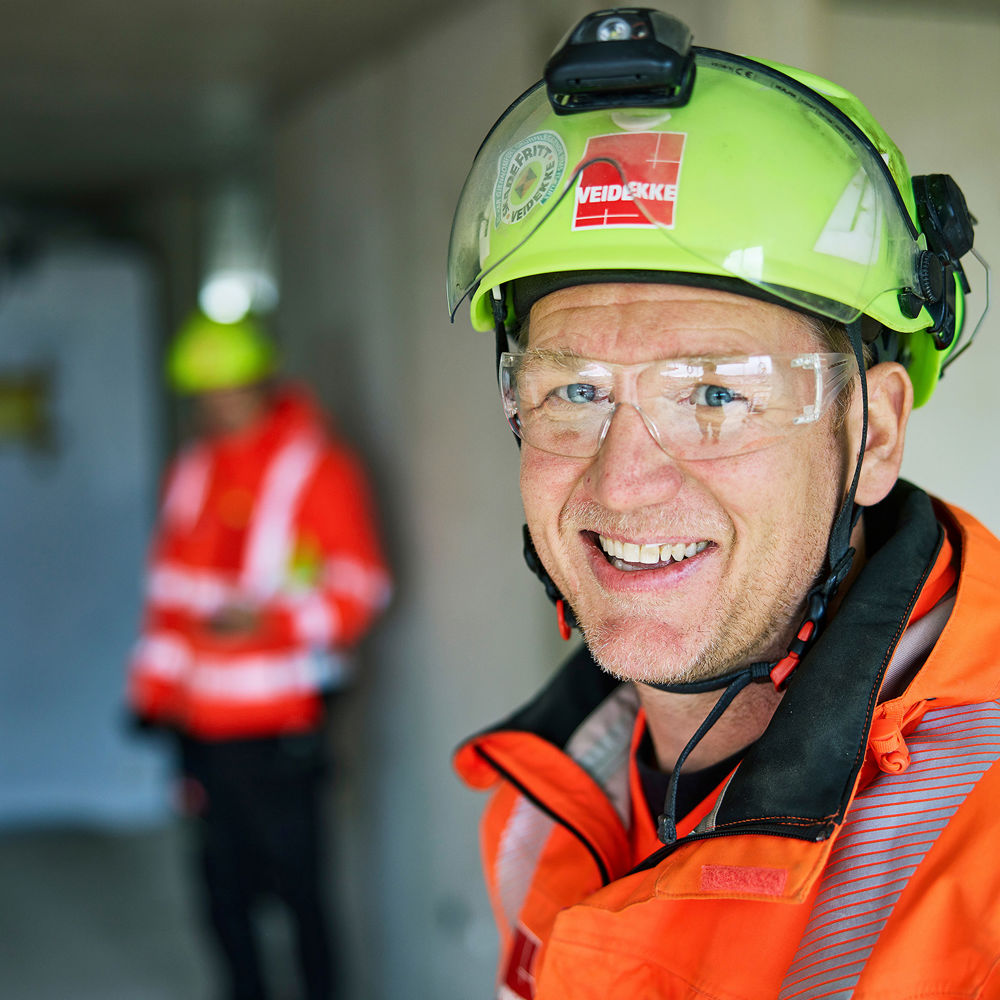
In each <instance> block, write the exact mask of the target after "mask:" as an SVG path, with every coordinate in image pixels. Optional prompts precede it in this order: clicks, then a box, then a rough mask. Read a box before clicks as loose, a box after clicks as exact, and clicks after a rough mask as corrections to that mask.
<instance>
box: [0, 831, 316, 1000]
mask: <svg viewBox="0 0 1000 1000" xmlns="http://www.w3.org/2000/svg"><path fill="white" fill-rule="evenodd" d="M184 834H185V831H184V830H183V828H182V827H181V826H180V825H179V824H174V825H170V826H168V827H165V828H163V829H158V830H153V831H145V832H141V833H129V834H122V833H106V832H99V831H92V830H60V831H40V832H17V833H10V832H6V833H3V834H0V1000H215V998H216V997H217V996H218V993H217V990H216V988H215V978H214V968H213V965H212V959H211V956H210V954H209V953H208V951H207V947H206V944H205V942H204V940H203V939H202V937H201V934H200V927H199V925H198V923H197V921H196V911H195V908H194V905H193V900H192V893H191V891H190V889H191V887H190V885H189V881H188V872H187V861H186V858H187V841H186V837H185V835H184ZM261 923H262V937H263V951H264V953H265V962H266V966H267V969H268V973H269V978H270V980H271V982H272V984H273V985H274V987H275V997H276V998H277V1000H286V998H293V997H295V996H296V992H295V986H294V970H293V967H292V963H291V957H290V956H291V948H290V941H289V940H288V938H289V934H288V929H287V926H286V925H285V922H284V920H283V914H281V913H279V912H278V911H277V909H276V908H275V909H273V910H271V911H265V912H264V913H263V914H262V921H261Z"/></svg>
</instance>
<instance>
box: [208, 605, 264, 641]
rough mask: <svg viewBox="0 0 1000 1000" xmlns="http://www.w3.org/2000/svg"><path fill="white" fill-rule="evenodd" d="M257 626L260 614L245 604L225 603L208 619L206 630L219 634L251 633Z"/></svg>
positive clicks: (240, 634) (238, 634)
mask: <svg viewBox="0 0 1000 1000" xmlns="http://www.w3.org/2000/svg"><path fill="white" fill-rule="evenodd" d="M258 628H260V615H259V614H258V612H257V610H256V608H251V607H248V606H247V605H245V604H227V605H226V606H225V607H223V608H220V609H219V610H218V611H216V613H215V614H214V615H212V617H211V618H209V620H208V630H209V631H210V632H213V633H214V634H215V635H219V636H232V637H238V636H246V635H252V634H253V633H254V632H256V631H257V629H258Z"/></svg>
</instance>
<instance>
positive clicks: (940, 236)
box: [900, 174, 974, 351]
mask: <svg viewBox="0 0 1000 1000" xmlns="http://www.w3.org/2000/svg"><path fill="white" fill-rule="evenodd" d="M913 195H914V200H915V202H916V207H917V220H918V221H919V223H920V231H921V232H922V233H923V234H924V237H925V238H926V240H927V249H926V250H923V251H921V253H920V260H919V261H918V265H917V268H918V274H917V277H918V283H919V287H918V288H916V289H913V290H908V291H906V292H903V293H902V295H901V297H900V308H901V309H902V310H903V312H904V313H905V314H906V315H908V316H910V317H911V318H915V317H916V316H917V315H919V313H920V310H921V308H925V309H926V310H927V312H928V313H930V316H931V319H932V320H933V321H934V325H933V326H932V327H931V328H930V330H929V331H928V332H929V333H930V334H931V336H932V337H933V338H934V345H935V347H937V349H938V350H939V351H943V350H945V349H946V348H948V347H950V346H951V344H952V341H953V340H954V339H955V335H956V333H957V327H958V322H957V314H956V301H955V300H956V289H955V279H956V278H957V279H958V281H959V283H960V284H961V286H962V291H963V292H965V293H966V294H968V292H969V282H968V279H967V278H966V277H965V271H964V270H963V268H962V264H961V258H962V257H964V256H965V255H966V254H967V253H968V252H969V251H970V250H971V249H972V244H973V240H974V233H973V228H972V225H973V219H972V215H971V214H970V212H969V208H968V206H967V205H966V203H965V196H964V195H963V194H962V189H961V188H960V187H959V186H958V184H956V183H955V180H954V178H952V177H950V176H949V175H948V174H922V175H919V176H917V177H914V178H913Z"/></svg>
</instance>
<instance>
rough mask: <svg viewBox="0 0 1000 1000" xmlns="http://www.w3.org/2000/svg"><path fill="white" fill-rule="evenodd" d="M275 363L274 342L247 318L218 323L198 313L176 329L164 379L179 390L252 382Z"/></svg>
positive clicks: (266, 372) (231, 385)
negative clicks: (233, 321)
mask: <svg viewBox="0 0 1000 1000" xmlns="http://www.w3.org/2000/svg"><path fill="white" fill-rule="evenodd" d="M276 362H277V355H276V351H275V348H274V344H273V343H272V342H271V340H270V339H269V338H268V337H267V335H266V334H265V333H264V331H263V330H262V329H261V327H260V326H259V325H258V324H257V323H256V322H254V321H253V320H252V319H250V318H249V317H245V318H244V319H241V320H238V321H237V322H235V323H218V322H216V321H215V320H212V319H209V318H208V317H207V316H205V315H204V314H203V313H201V312H196V313H194V314H193V315H192V316H190V317H189V318H188V319H187V320H186V321H185V323H184V325H183V326H182V327H181V328H180V330H178V331H177V335H176V336H175V337H174V339H173V342H172V343H171V344H170V348H169V350H168V352H167V364H166V370H167V380H168V381H169V383H170V385H171V386H172V387H173V388H174V389H175V390H176V391H177V392H180V393H185V394H188V393H199V392H212V391H213V390H216V389H234V388H238V387H241V386H247V385H253V384H254V383H255V382H260V381H261V380H262V379H264V378H266V377H267V376H268V375H270V374H271V373H272V372H273V371H274V369H275V365H276Z"/></svg>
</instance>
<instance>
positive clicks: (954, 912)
mask: <svg viewBox="0 0 1000 1000" xmlns="http://www.w3.org/2000/svg"><path fill="white" fill-rule="evenodd" d="M689 42H690V35H689V33H688V32H687V29H686V28H685V27H684V26H683V25H682V24H680V23H679V22H677V21H675V20H674V19H672V18H668V17H666V16H665V15H662V14H660V13H658V12H654V11H648V10H644V9H636V8H629V9H622V10H615V11H602V12H600V13H597V14H594V15H591V16H589V17H587V18H585V19H584V20H583V21H582V22H581V23H580V25H578V26H577V28H575V29H574V30H573V31H572V32H571V33H570V34H569V35H568V36H567V41H566V42H565V43H564V45H563V46H562V47H561V48H560V49H559V50H558V51H557V52H556V53H555V54H554V55H553V57H552V58H551V60H550V61H549V63H548V65H547V67H546V74H545V81H544V82H543V83H541V84H539V85H538V86H537V87H536V88H535V89H533V90H531V91H529V92H528V93H527V94H525V95H523V96H522V98H520V99H519V100H518V101H517V102H516V103H515V104H514V105H512V107H511V108H510V109H509V110H508V112H507V113H506V114H505V116H504V117H503V118H502V119H501V120H500V122H498V123H497V125H496V126H494V128H493V130H492V131H491V133H490V135H489V137H488V138H487V140H486V141H485V142H484V144H483V146H482V148H481V149H480V151H479V153H478V155H477V157H476V160H475V163H474V165H473V168H472V171H471V173H470V175H469V178H468V180H467V182H466V186H465V188H464V190H463V193H462V197H461V200H460V202H459V206H458V209H457V212H456V217H455V223H454V228H453V231H452V241H451V248H450V254H449V295H450V306H451V308H452V312H453V315H454V310H455V309H456V308H457V306H458V304H459V303H460V302H461V301H462V299H463V298H465V297H466V296H468V297H469V298H470V300H471V306H472V320H473V325H474V326H475V327H477V328H478V329H490V328H491V327H492V328H494V329H495V331H496V334H497V342H498V361H499V371H500V384H501V390H502V396H503V403H504V408H505V412H506V415H507V418H508V421H509V423H510V425H511V427H512V429H513V430H514V432H515V434H516V435H517V436H518V438H519V439H520V445H521V490H522V496H523V500H524V509H525V514H526V520H527V526H526V555H527V557H528V561H529V564H530V565H531V566H532V568H533V569H535V571H536V572H537V573H538V574H539V575H540V577H541V578H542V580H543V582H544V583H545V586H546V589H547V591H548V593H549V596H550V597H551V598H552V599H553V600H554V601H556V604H557V609H558V615H559V623H560V628H561V629H562V630H563V634H564V635H565V636H568V634H569V631H570V628H571V627H572V625H573V624H574V623H576V622H578V623H579V625H580V628H581V630H582V633H583V636H584V638H585V640H586V647H587V648H586V649H585V650H581V651H580V652H578V653H577V654H576V655H574V656H573V657H572V658H571V659H570V661H569V662H568V663H567V664H566V665H565V666H564V667H563V669H562V670H561V671H560V672H559V673H558V674H557V675H556V677H555V678H554V679H553V680H552V681H551V683H550V684H549V685H548V686H547V687H546V688H545V690H544V691H542V692H541V693H540V694H539V695H538V696H537V697H536V698H535V699H534V700H533V701H532V702H531V703H530V704H529V705H527V706H526V707H525V708H523V709H522V710H520V711H519V712H517V713H515V714H514V715H513V716H512V717H511V718H509V719H507V720H505V721H504V722H503V723H501V724H500V725H498V726H496V727H495V728H493V729H490V730H488V731H487V732H484V733H481V734H480V735H478V736H476V737H475V738H473V739H471V740H470V741H468V742H467V743H466V744H465V745H464V746H463V747H461V748H460V750H459V752H458V755H457V766H458V769H459V771H460V773H461V774H462V776H463V777H464V779H465V780H466V781H467V782H468V783H469V784H470V785H472V786H474V787H477V788H482V789H490V790H491V791H492V797H491V799H490V803H489V806H488V809H487V812H486V814H485V817H484V822H483V851H484V860H485V869H486V880H487V885H488V888H489V890H490V893H491V897H492V900H493V904H494V909H495V913H496V917H497V921H498V924H499V927H500V932H501V962H500V973H499V980H498V994H497V995H498V996H499V997H501V998H505V1000H509V998H512V997H538V998H542V1000H564V998H570V997H571V998H574V1000H575V998H581V997H594V998H598V997H600V998H606V997H612V996H613V997H643V998H648V997H669V998H680V997H695V996H697V997H713V998H741V1000H764V998H769V1000H773V998H774V997H782V998H792V997H795V998H807V997H814V998H818V997H847V996H854V997H864V998H871V1000H874V998H876V997H878V998H887V997H892V998H895V1000H900V998H916V997H922V998H928V997H935V998H944V997H957V996H963V997H973V996H975V997H997V996H1000V971H998V970H1000V912H998V910H997V907H996V906H995V905H994V903H993V900H994V899H995V897H996V893H997V891H998V890H1000V865H998V864H997V862H996V851H995V846H994V844H995V839H996V838H995V832H994V829H993V822H994V813H995V804H996V802H997V801H998V798H997V797H998V795H1000V768H998V767H996V766H995V763H996V760H997V758H998V756H1000V708H998V706H997V704H996V696H997V692H998V690H1000V664H998V663H997V660H996V656H995V653H994V650H995V649H996V648H997V642H998V641H1000V621H998V617H997V615H996V613H995V608H996V607H997V601H998V596H1000V592H998V590H997V586H996V583H995V572H994V570H993V566H994V565H995V563H996V561H997V559H998V557H1000V544H998V542H997V540H996V539H994V538H993V537H992V536H990V535H989V534H988V533H987V532H986V531H985V529H984V528H982V527H981V526H980V525H979V524H978V523H977V522H976V521H974V520H973V519H972V518H971V517H969V516H968V515H967V514H964V513H963V512H961V511H959V510H956V509H955V508H952V507H948V506H947V505H945V504H943V503H939V502H937V501H932V500H931V499H930V498H929V497H928V496H927V495H926V494H924V493H922V492H921V491H920V490H918V489H916V488H915V487H913V486H911V485H909V484H907V483H904V482H901V481H898V478H897V477H898V472H899V467H900V461H901V458H902V448H903V441H904V436H905V431H906V423H907V417H908V415H909V412H910V409H911V406H912V404H913V402H914V400H915V399H916V401H917V402H918V403H923V402H924V401H925V400H926V399H927V397H928V396H929V395H930V393H931V391H932V390H933V387H934V383H935V382H936V380H937V378H938V376H939V374H940V371H941V368H942V365H943V364H946V363H948V361H949V360H951V359H953V358H954V356H955V354H956V353H957V352H956V344H957V343H958V338H959V335H960V333H961V332H962V329H963V325H966V326H969V328H970V329H971V325H972V322H971V320H974V318H975V317H971V314H970V322H969V323H966V324H963V317H964V315H965V313H966V299H965V294H966V293H967V292H968V291H969V284H968V281H967V279H966V277H965V274H964V271H963V268H962V264H961V258H962V257H963V256H964V255H965V254H967V253H968V252H969V251H970V250H971V247H972V226H971V220H970V217H969V215H968V211H967V209H966V207H965V202H964V199H963V197H962V195H961V192H960V191H959V190H958V188H957V186H956V185H955V183H954V181H952V180H951V178H950V177H946V176H944V175H932V176H927V177H917V178H910V176H909V174H908V173H907V170H906V166H905V163H904V161H903V158H902V156H901V155H900V153H899V151H898V149H897V148H896V147H895V146H894V145H893V143H892V141H891V140H890V139H889V137H888V136H887V135H886V134H885V133H884V132H883V131H882V129H881V128H880V127H879V126H878V124H877V123H876V122H875V121H874V120H872V118H871V117H870V115H869V114H868V113H867V112H866V111H865V109H864V108H863V107H862V106H861V104H860V103H859V102H858V101H857V100H856V99H855V98H853V97H852V96H851V95H850V94H848V93H847V92H846V91H843V90H841V89H840V88H839V87H836V86H835V85H833V84H830V83H828V82H826V81H823V80H819V79H817V78H815V77H812V76H810V75H808V74H805V73H803V72H801V71H799V70H794V69H791V68H788V67H780V66H775V65H772V64H768V63H763V62H757V61H754V60H751V59H747V58H744V57H741V56H735V55H732V54H729V53H724V52H717V51H714V50H707V49H692V48H690V46H689ZM968 332H969V331H968V330H966V334H968ZM515 341H516V342H515Z"/></svg>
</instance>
